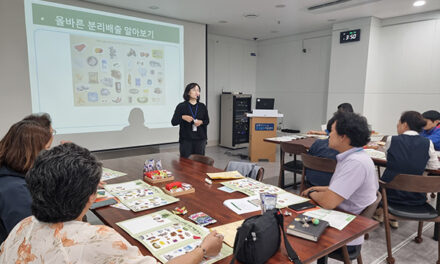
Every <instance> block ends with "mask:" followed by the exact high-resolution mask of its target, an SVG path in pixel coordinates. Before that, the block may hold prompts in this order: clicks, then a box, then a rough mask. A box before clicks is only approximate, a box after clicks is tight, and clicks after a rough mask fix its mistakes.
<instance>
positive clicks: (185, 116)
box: [182, 115, 193, 123]
mask: <svg viewBox="0 0 440 264" xmlns="http://www.w3.org/2000/svg"><path fill="white" fill-rule="evenodd" d="M182 119H183V120H185V121H186V122H188V123H191V122H192V121H193V118H192V116H189V115H183V116H182Z"/></svg>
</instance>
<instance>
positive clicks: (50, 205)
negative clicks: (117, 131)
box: [26, 143, 102, 223]
mask: <svg viewBox="0 0 440 264" xmlns="http://www.w3.org/2000/svg"><path fill="white" fill-rule="evenodd" d="M101 174H102V164H101V162H99V161H98V160H97V158H96V157H95V156H94V155H93V154H92V153H91V152H90V151H89V150H87V149H85V148H82V147H80V146H78V145H75V144H74V143H66V144H61V145H59V146H56V147H54V148H52V149H50V150H46V151H43V152H41V153H40V155H39V156H38V157H37V159H36V160H35V163H34V166H33V167H32V168H31V169H30V170H29V172H28V173H27V174H26V183H27V186H28V188H29V191H30V193H31V196H32V206H31V208H32V214H33V215H34V216H35V217H36V218H37V219H38V220H40V221H42V222H47V223H58V222H66V221H71V220H74V219H76V218H78V216H79V215H80V214H81V212H82V211H83V209H84V207H85V206H86V204H87V202H88V201H89V197H90V195H92V194H93V193H96V190H97V187H98V183H99V181H100V179H101Z"/></svg>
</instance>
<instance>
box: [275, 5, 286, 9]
mask: <svg viewBox="0 0 440 264" xmlns="http://www.w3.org/2000/svg"><path fill="white" fill-rule="evenodd" d="M275 7H276V8H284V7H286V5H276V6H275Z"/></svg>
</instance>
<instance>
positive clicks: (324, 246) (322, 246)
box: [94, 153, 379, 263]
mask: <svg viewBox="0 0 440 264" xmlns="http://www.w3.org/2000/svg"><path fill="white" fill-rule="evenodd" d="M153 158H154V159H156V160H157V159H161V160H162V165H163V167H164V168H165V169H167V170H170V171H172V172H173V174H174V176H175V180H176V181H183V182H187V183H190V184H192V185H193V186H194V187H195V189H196V191H195V193H193V194H187V195H183V196H180V197H179V198H180V201H179V202H177V203H174V204H170V205H167V206H162V207H159V208H155V209H151V210H146V211H143V212H138V213H134V212H132V211H126V210H121V209H116V208H113V207H104V208H99V209H96V210H94V213H95V214H96V215H97V216H98V218H99V219H101V221H102V222H104V223H105V224H106V225H109V226H111V227H112V228H114V229H115V230H116V231H117V232H119V233H120V234H121V235H122V236H123V237H124V238H125V239H127V240H128V241H129V242H130V243H131V244H132V245H135V246H137V247H138V248H139V249H140V250H141V252H142V254H144V255H151V254H150V252H149V251H148V250H147V249H146V248H145V247H144V246H143V245H142V244H141V243H139V242H138V241H137V240H135V239H134V238H132V237H130V236H129V235H128V234H127V233H125V231H123V230H122V229H120V228H119V227H118V226H117V225H116V223H117V222H120V221H123V220H127V219H130V218H134V217H138V216H141V215H145V214H150V213H153V212H155V211H158V210H162V209H168V210H170V211H171V210H172V209H174V208H175V207H176V206H179V207H181V206H186V207H187V209H188V214H186V215H185V216H183V218H184V219H186V220H188V215H191V214H192V213H196V212H199V211H203V212H205V213H207V214H208V215H210V216H212V217H213V218H215V219H216V220H217V223H216V224H214V225H211V226H209V227H214V226H218V225H223V224H228V223H231V222H234V221H238V220H242V219H245V218H248V217H250V216H252V215H256V214H258V212H254V213H249V214H244V215H237V214H235V213H234V212H232V211H231V210H229V209H228V208H226V207H225V206H224V205H223V201H224V200H226V199H233V198H243V197H246V195H244V194H242V193H239V192H234V193H230V194H228V193H226V192H223V191H220V190H218V189H217V188H218V187H220V186H221V184H219V183H218V181H216V182H215V183H214V184H212V185H209V184H207V183H205V181H204V179H205V177H206V172H219V171H221V170H220V169H217V168H214V167H211V166H208V165H205V164H202V163H199V162H196V161H192V160H188V159H184V158H179V157H178V155H177V154H170V153H160V154H154V155H146V156H137V157H128V158H121V159H113V160H105V161H103V164H104V166H105V167H106V168H110V169H113V170H118V171H121V172H125V173H127V174H128V175H127V176H123V177H119V178H116V179H112V180H109V181H108V183H118V182H125V181H130V180H135V179H140V178H141V176H142V168H143V164H144V162H145V160H146V159H153ZM164 185H165V183H162V184H157V185H156V186H160V187H162V186H164ZM292 212H293V211H292ZM295 215H296V214H295V213H293V215H292V216H289V217H285V221H284V223H285V224H284V228H285V229H286V227H287V225H288V224H289V223H290V222H291V221H292V220H293V218H294V217H295ZM378 225H379V223H378V222H376V221H374V220H371V219H368V218H365V217H362V216H358V217H356V218H355V219H354V220H353V221H352V222H351V223H350V224H349V225H348V226H346V227H345V228H344V229H343V230H342V231H339V230H337V229H335V228H327V230H326V231H325V232H324V233H323V234H322V236H321V238H320V240H319V242H317V243H316V242H312V241H308V240H304V239H301V238H297V237H293V236H290V235H289V236H288V239H289V242H290V244H291V245H292V247H293V248H294V249H295V251H296V252H297V254H298V256H299V257H300V259H301V260H302V261H303V262H304V263H311V262H313V261H315V260H317V259H318V258H320V257H323V256H325V255H327V254H328V253H330V252H332V251H334V250H336V249H338V248H340V247H342V246H343V245H345V244H347V243H348V242H350V241H352V240H353V239H355V238H357V237H360V236H362V235H364V234H365V233H367V232H370V231H371V230H373V229H375V228H376V227H377V226H378ZM282 243H284V242H282ZM230 260H231V257H228V258H226V259H223V260H221V261H219V262H218V263H229V262H230ZM287 262H288V258H287V253H286V250H285V248H284V245H283V244H281V250H280V251H278V253H277V254H275V255H274V256H273V257H272V258H271V259H270V260H269V261H268V263H287Z"/></svg>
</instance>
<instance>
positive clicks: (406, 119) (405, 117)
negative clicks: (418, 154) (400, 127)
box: [400, 111, 426, 132]
mask: <svg viewBox="0 0 440 264" xmlns="http://www.w3.org/2000/svg"><path fill="white" fill-rule="evenodd" d="M400 123H402V124H403V123H407V124H408V127H409V129H411V130H414V131H416V132H421V131H422V129H423V127H424V126H426V121H425V119H423V116H422V115H421V114H420V113H419V112H417V111H406V112H403V114H402V115H401V116H400Z"/></svg>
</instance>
